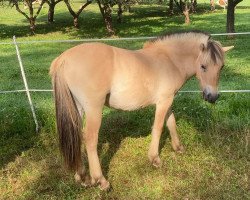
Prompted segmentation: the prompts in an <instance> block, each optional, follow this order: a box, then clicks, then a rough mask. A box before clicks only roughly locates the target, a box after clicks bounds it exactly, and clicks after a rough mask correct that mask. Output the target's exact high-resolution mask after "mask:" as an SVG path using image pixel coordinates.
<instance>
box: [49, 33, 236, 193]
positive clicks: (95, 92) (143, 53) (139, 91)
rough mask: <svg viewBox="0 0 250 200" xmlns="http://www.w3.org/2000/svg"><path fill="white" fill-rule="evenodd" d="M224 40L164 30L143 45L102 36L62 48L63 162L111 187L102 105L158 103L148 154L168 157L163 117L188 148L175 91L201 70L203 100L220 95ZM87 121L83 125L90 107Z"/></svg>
mask: <svg viewBox="0 0 250 200" xmlns="http://www.w3.org/2000/svg"><path fill="white" fill-rule="evenodd" d="M231 48H233V46H230V47H222V45H221V44H220V42H218V41H215V40H213V39H212V38H211V36H210V35H209V34H207V33H204V32H199V31H189V32H183V33H171V34H164V35H162V36H159V37H157V38H155V39H152V40H150V41H147V42H146V43H145V44H144V46H143V48H142V49H138V50H128V49H122V48H117V47H114V46H109V45H107V44H103V43H84V44H80V45H78V46H75V47H73V48H71V49H68V50H66V51H65V52H63V53H62V54H61V55H60V56H59V57H57V58H55V60H54V61H53V62H52V64H51V67H50V75H51V77H52V85H53V89H54V98H55V108H56V124H57V132H58V135H59V146H60V151H61V153H62V156H63V158H64V163H65V165H66V167H67V168H68V169H69V170H73V171H75V175H74V177H75V180H76V182H79V183H81V184H82V185H85V186H90V185H97V184H98V185H99V187H100V188H101V189H102V190H107V189H108V188H109V187H110V183H109V182H108V180H107V179H106V178H105V177H104V176H103V173H102V169H101V165H100V161H99V157H98V153H97V143H98V132H99V129H100V126H101V121H102V110H103V107H104V106H105V105H106V106H109V107H112V108H115V109H121V110H127V111H131V110H135V109H140V108H142V107H146V106H149V105H154V106H155V107H156V109H155V119H154V123H153V127H152V140H151V143H150V146H149V150H148V158H149V161H150V162H151V163H152V164H153V165H154V166H155V167H159V166H160V165H161V160H160V157H159V141H160V137H161V133H162V129H163V125H164V121H166V125H167V127H168V129H169V132H170V136H171V144H172V148H173V149H174V150H175V151H176V152H183V150H184V148H183V145H182V144H181V142H180V140H179V136H178V134H177V131H176V121H175V117H174V114H173V112H172V110H171V105H172V103H173V100H174V96H175V94H176V93H177V92H178V90H179V89H180V88H181V87H182V86H183V84H184V83H185V82H186V81H187V80H188V79H189V78H191V77H192V76H194V75H196V77H197V79H198V80H199V83H200V87H201V90H202V91H203V93H202V94H203V98H204V100H206V101H208V102H210V103H215V101H216V100H217V98H218V96H219V95H218V81H219V76H220V71H221V69H222V67H223V65H224V57H225V52H226V51H228V50H230V49H231ZM84 114H85V127H84V128H83V131H82V124H83V123H82V121H83V115H84ZM82 139H83V140H84V143H85V148H86V151H87V157H88V164H89V174H88V173H86V169H85V167H84V166H83V163H82V156H81V144H82Z"/></svg>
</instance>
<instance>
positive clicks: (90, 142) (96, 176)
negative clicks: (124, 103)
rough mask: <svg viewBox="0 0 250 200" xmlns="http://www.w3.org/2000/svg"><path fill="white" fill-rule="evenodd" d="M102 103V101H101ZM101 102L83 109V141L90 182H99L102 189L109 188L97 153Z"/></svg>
mask: <svg viewBox="0 0 250 200" xmlns="http://www.w3.org/2000/svg"><path fill="white" fill-rule="evenodd" d="M103 103H104V102H103ZM102 108H103V104H101V105H100V104H98V105H91V106H90V105H88V106H87V108H84V110H85V117H86V124H85V129H84V141H85V145H86V150H87V155H88V161H89V171H90V176H91V184H96V183H98V184H100V188H101V189H102V190H106V189H108V188H109V182H108V181H107V180H106V179H105V178H104V176H103V174H102V169H101V165H100V161H99V158H98V154H97V143H98V133H99V129H100V126H101V121H102Z"/></svg>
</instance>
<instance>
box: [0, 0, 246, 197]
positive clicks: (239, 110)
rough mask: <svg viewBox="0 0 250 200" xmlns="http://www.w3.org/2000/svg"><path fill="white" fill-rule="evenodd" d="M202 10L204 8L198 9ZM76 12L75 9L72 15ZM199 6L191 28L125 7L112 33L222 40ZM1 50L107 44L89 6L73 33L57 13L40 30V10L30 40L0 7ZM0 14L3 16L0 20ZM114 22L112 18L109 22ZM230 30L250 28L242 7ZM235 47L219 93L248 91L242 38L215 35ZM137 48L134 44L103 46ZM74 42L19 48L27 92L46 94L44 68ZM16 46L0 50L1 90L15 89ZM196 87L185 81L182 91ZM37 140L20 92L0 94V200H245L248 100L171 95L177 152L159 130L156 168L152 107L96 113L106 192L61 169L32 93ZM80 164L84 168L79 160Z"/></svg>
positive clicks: (213, 18) (49, 116)
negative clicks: (197, 34)
mask: <svg viewBox="0 0 250 200" xmlns="http://www.w3.org/2000/svg"><path fill="white" fill-rule="evenodd" d="M201 3H203V2H201ZM77 6H79V5H76V7H77ZM208 7H209V5H208V4H204V5H202V4H200V7H199V10H198V13H197V14H193V15H191V20H192V23H191V25H190V26H186V25H184V24H183V21H184V19H183V16H181V15H174V16H171V17H170V16H167V15H166V11H165V8H162V7H159V6H157V5H151V6H141V7H138V6H136V7H133V10H132V13H125V14H124V18H123V23H122V24H117V23H116V22H115V20H114V26H115V28H116V33H117V36H118V37H137V36H155V35H159V34H161V33H162V32H166V31H175V30H189V29H200V30H204V31H208V32H210V33H221V32H225V29H226V28H225V24H226V12H224V11H223V10H222V9H218V10H216V11H215V12H213V13H211V12H209V11H208V10H209V9H208ZM0 13H1V16H0V20H1V21H0V39H1V42H8V41H11V40H12V36H13V35H16V36H17V40H18V41H27V40H54V39H83V38H104V37H107V34H106V32H105V28H104V26H103V21H102V18H101V15H100V14H99V12H98V9H97V6H96V5H95V4H93V5H90V6H89V7H87V9H86V11H84V12H83V13H82V15H81V18H80V23H81V27H80V29H79V30H77V29H75V28H73V27H72V19H71V16H70V15H69V14H68V12H67V10H66V7H65V6H64V5H63V4H59V5H58V7H56V14H55V23H54V24H53V25H48V24H47V23H46V13H47V7H46V6H45V7H44V8H43V10H42V12H41V15H40V16H39V17H38V22H37V31H36V35H34V36H31V35H30V34H29V29H28V24H27V22H26V19H24V18H23V16H21V15H20V14H18V13H17V12H16V11H15V10H14V8H12V9H11V8H10V7H0ZM3 13H4V14H3ZM114 17H115V16H114ZM236 30H237V31H238V32H245V31H249V30H250V2H249V1H248V0H244V1H243V2H242V3H241V4H239V6H238V7H237V9H236ZM214 39H216V40H220V41H221V42H222V44H223V45H234V46H235V48H234V49H233V50H232V51H231V52H229V53H228V54H227V56H226V65H225V68H224V69H223V72H222V75H221V81H220V89H221V90H227V89H232V90H233V89H236V90H238V89H248V90H249V89H250V55H249V52H250V36H249V35H247V36H237V37H235V38H234V39H228V38H227V37H224V36H223V37H222V36H220V37H214ZM107 43H108V44H111V45H115V46H118V47H123V48H129V49H138V48H141V47H142V45H143V41H129V42H128V41H119V42H118V41H115V42H107ZM74 45H76V43H74V44H66V43H59V44H47V43H46V44H20V45H19V48H20V52H21V56H22V59H23V65H24V66H25V71H26V74H27V79H28V83H29V87H30V88H36V89H50V88H51V83H50V78H49V75H48V69H49V66H50V63H51V61H52V60H53V59H54V58H55V57H56V56H58V55H59V54H60V53H61V52H63V51H64V50H66V49H68V48H70V47H71V46H74ZM23 88H24V86H23V83H22V79H21V75H20V69H19V66H18V62H17V58H16V52H15V47H14V46H13V45H0V91H3V90H14V89H23ZM188 89H191V90H193V89H198V83H197V81H196V80H195V79H191V80H190V81H189V82H188V83H187V84H186V85H185V86H184V88H183V90H188ZM32 99H33V101H34V104H35V110H36V112H37V116H38V121H39V125H40V131H39V134H36V133H35V125H34V123H33V119H32V115H31V112H30V109H29V104H28V102H27V98H26V96H25V94H24V93H15V94H0V125H1V126H0V199H25V200H26V199H32V200H33V199H239V200H242V199H250V181H249V175H250V156H249V153H250V148H249V141H250V120H249V119H250V94H249V93H223V94H222V95H221V97H220V99H219V100H218V101H217V103H216V104H215V105H210V104H208V103H207V102H204V101H203V100H202V98H201V95H200V94H183V93H182V94H180V93H179V94H177V95H176V98H175V101H174V104H173V110H174V113H175V116H176V119H177V125H178V132H179V135H180V137H181V140H182V143H183V144H184V147H185V149H186V150H185V153H183V154H181V155H179V154H176V153H175V152H174V151H173V150H172V149H171V145H170V138H169V133H168V131H167V130H166V129H165V130H164V133H163V136H162V139H161V144H160V145H161V159H162V162H163V164H162V167H161V168H160V169H155V168H154V167H152V166H151V165H150V164H149V161H148V159H147V149H148V146H149V142H150V139H151V135H150V132H151V126H152V124H153V119H154V107H149V108H145V109H142V110H138V111H133V112H123V111H117V110H113V109H108V108H105V110H104V111H103V116H104V117H103V123H102V127H101V131H100V139H99V146H98V152H99V155H100V160H101V163H102V166H103V172H104V174H105V176H106V177H108V179H109V181H110V183H111V184H112V187H113V189H112V190H111V191H110V192H108V193H106V192H102V191H100V190H99V189H98V188H94V187H93V188H87V189H86V188H83V187H81V186H79V185H77V184H75V182H74V178H73V174H71V173H69V172H67V171H66V170H65V169H64V168H63V166H62V160H61V157H60V154H59V151H58V144H57V135H56V130H55V116H54V105H53V99H52V94H51V93H32ZM85 163H86V162H85Z"/></svg>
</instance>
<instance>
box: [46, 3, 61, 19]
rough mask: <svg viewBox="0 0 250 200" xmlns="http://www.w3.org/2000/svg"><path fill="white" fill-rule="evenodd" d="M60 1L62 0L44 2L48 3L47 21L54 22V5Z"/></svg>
mask: <svg viewBox="0 0 250 200" xmlns="http://www.w3.org/2000/svg"><path fill="white" fill-rule="evenodd" d="M61 1H63V0H46V3H47V4H48V5H49V10H48V22H49V23H52V22H54V13H55V6H56V4H58V3H59V2H61Z"/></svg>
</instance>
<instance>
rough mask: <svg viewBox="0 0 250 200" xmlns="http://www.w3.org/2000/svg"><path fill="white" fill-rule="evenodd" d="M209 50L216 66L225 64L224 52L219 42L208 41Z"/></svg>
mask: <svg viewBox="0 0 250 200" xmlns="http://www.w3.org/2000/svg"><path fill="white" fill-rule="evenodd" d="M207 50H208V51H210V55H211V59H212V61H213V62H214V64H219V63H222V64H224V63H223V62H224V51H223V49H222V47H221V44H220V43H219V42H216V41H214V40H211V39H210V40H208V42H207Z"/></svg>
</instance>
